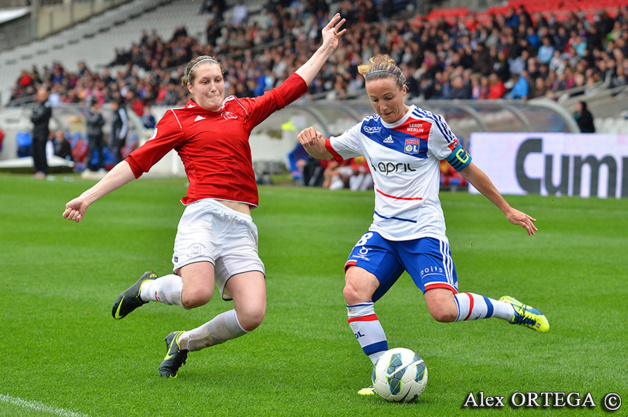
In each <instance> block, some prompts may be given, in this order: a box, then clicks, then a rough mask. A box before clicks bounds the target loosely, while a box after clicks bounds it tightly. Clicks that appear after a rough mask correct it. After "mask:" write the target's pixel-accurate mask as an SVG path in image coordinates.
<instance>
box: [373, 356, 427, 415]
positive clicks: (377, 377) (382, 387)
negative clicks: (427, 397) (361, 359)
mask: <svg viewBox="0 0 628 417" xmlns="http://www.w3.org/2000/svg"><path fill="white" fill-rule="evenodd" d="M371 380H372V381H373V388H374V389H375V392H377V393H378V394H379V395H380V396H381V397H383V398H384V399H385V400H388V401H394V402H405V403H409V402H411V401H414V400H416V399H417V398H419V395H421V393H422V392H423V390H424V389H425V386H426V385H427V367H426V366H425V362H424V361H423V359H421V357H420V356H419V355H418V354H417V353H414V352H413V351H411V350H410V349H405V348H395V349H390V350H388V351H386V353H384V354H383V355H382V356H381V357H380V358H379V359H378V360H377V362H375V365H373V374H372V375H371Z"/></svg>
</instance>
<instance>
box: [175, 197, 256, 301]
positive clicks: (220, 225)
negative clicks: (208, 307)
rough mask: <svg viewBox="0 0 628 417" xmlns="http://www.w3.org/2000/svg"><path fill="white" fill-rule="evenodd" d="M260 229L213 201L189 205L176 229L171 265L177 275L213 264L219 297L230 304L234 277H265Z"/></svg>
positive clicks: (250, 219) (201, 201)
mask: <svg viewBox="0 0 628 417" xmlns="http://www.w3.org/2000/svg"><path fill="white" fill-rule="evenodd" d="M257 246H258V237H257V226H255V223H253V219H252V218H251V216H249V215H247V214H244V213H240V212H239V211H236V210H233V209H231V208H229V207H227V206H225V205H224V204H222V203H219V202H218V201H216V200H214V199H210V198H206V199H203V200H199V201H195V202H194V203H192V204H189V205H188V206H187V207H186V208H185V211H184V212H183V216H181V220H180V221H179V227H178V228H177V237H176V238H175V241H174V254H173V256H172V263H173V264H174V272H175V273H178V272H179V270H180V269H181V268H182V267H184V266H186V265H189V264H192V263H195V262H211V263H212V264H213V265H214V272H215V273H214V278H215V281H216V285H217V286H218V290H219V291H220V295H221V296H222V298H223V299H224V300H231V299H232V298H231V295H230V294H229V293H228V291H225V285H226V284H227V281H228V280H229V278H231V277H232V276H234V275H237V274H241V273H244V272H250V271H260V272H261V273H262V274H265V270H264V263H263V262H262V260H261V259H260V257H259V254H258V250H257Z"/></svg>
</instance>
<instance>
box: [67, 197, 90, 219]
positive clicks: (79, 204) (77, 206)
mask: <svg viewBox="0 0 628 417" xmlns="http://www.w3.org/2000/svg"><path fill="white" fill-rule="evenodd" d="M87 207H89V204H88V203H87V202H86V201H85V200H84V199H83V198H81V197H77V198H75V199H74V200H72V201H70V202H68V203H67V204H66V205H65V211H64V212H63V217H64V218H65V219H68V220H74V221H75V222H77V223H78V222H80V221H81V220H82V219H83V217H84V216H85V211H86V210H87Z"/></svg>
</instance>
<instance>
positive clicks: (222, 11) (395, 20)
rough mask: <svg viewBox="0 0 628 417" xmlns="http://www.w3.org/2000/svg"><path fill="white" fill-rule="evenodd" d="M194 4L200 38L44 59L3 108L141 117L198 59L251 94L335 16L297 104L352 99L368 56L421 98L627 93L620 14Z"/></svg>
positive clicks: (625, 15)
mask: <svg viewBox="0 0 628 417" xmlns="http://www.w3.org/2000/svg"><path fill="white" fill-rule="evenodd" d="M548 1H552V0H548ZM401 3H403V2H401ZM201 4H202V5H201V7H200V9H199V13H201V14H207V23H206V27H205V31H204V39H197V38H195V37H193V36H190V35H189V34H188V31H187V28H186V27H185V26H180V27H178V28H177V29H176V30H175V31H174V33H173V34H172V36H171V37H170V39H162V38H161V37H160V36H159V35H157V32H156V30H152V31H144V32H143V34H142V36H141V38H140V39H139V40H138V41H136V42H133V43H131V45H130V46H129V48H127V49H124V48H120V49H117V50H116V54H115V56H112V57H111V61H110V63H109V64H108V65H106V66H105V67H102V68H92V67H90V65H89V63H87V62H80V63H78V65H77V68H67V67H66V66H65V65H64V64H63V63H62V62H51V63H50V65H47V66H43V67H42V68H38V67H37V66H33V67H32V68H31V69H24V70H22V72H21V74H20V75H19V76H18V77H17V80H16V84H15V86H14V88H13V93H12V97H11V100H10V103H9V106H19V105H21V104H23V103H29V102H31V101H33V100H34V98H35V93H36V91H37V88H38V87H39V86H41V85H44V86H46V87H47V89H48V90H49V92H50V96H49V101H50V103H51V104H52V105H53V106H55V105H59V104H62V103H82V104H85V105H87V104H92V103H96V104H97V105H99V106H102V105H103V104H105V103H118V104H119V103H122V104H123V105H125V106H126V108H127V109H128V110H129V111H133V112H135V113H136V114H137V115H138V116H140V117H141V116H145V117H150V112H149V111H146V110H147V109H148V108H149V106H153V105H157V106H170V107H173V106H180V105H183V104H185V102H186V101H187V99H188V93H187V91H186V89H185V88H183V87H182V86H181V85H180V80H181V77H182V75H183V73H182V71H183V68H184V66H185V64H186V63H187V62H189V61H190V60H191V59H192V58H193V57H195V56H199V55H212V56H216V57H218V58H219V59H221V60H222V64H223V67H224V68H226V73H225V85H226V95H232V94H233V95H236V96H238V97H254V96H259V95H262V94H263V93H264V92H265V91H267V90H269V89H270V88H273V87H275V86H277V85H279V84H280V83H281V82H283V80H284V79H285V78H286V77H287V76H288V75H289V74H291V73H292V72H294V71H295V70H296V69H297V68H298V67H299V66H301V65H302V64H303V63H304V60H305V58H304V57H307V56H309V55H311V53H313V51H314V48H316V46H317V45H318V44H319V43H320V33H321V29H322V27H323V26H324V25H325V24H326V23H327V21H329V18H330V16H331V14H333V13H335V12H340V13H341V14H342V16H343V17H345V18H346V19H347V22H348V23H347V29H348V30H347V33H346V36H345V37H344V39H343V42H342V45H341V47H340V48H339V50H338V51H337V52H336V54H335V55H334V56H333V57H332V58H331V59H330V61H329V62H328V64H327V65H326V66H325V67H324V68H323V70H322V71H321V72H320V73H319V74H318V76H317V78H316V79H315V80H314V82H313V83H312V85H311V87H310V89H309V91H308V94H307V96H306V100H314V99H318V98H323V99H337V100H343V99H349V98H354V97H357V96H359V95H360V94H362V92H363V87H364V81H363V78H362V76H361V75H359V74H358V71H357V66H358V65H359V64H361V63H363V62H366V61H367V59H368V57H370V56H374V55H376V54H378V53H387V54H389V55H391V56H392V57H393V58H394V59H395V61H396V62H397V63H398V64H399V66H400V68H401V69H402V70H403V71H404V73H405V77H406V84H407V86H408V93H409V95H410V96H411V97H420V98H423V99H426V100H430V99H478V100H479V99H487V100H491V99H521V100H527V99H532V98H536V97H548V98H550V99H555V100H556V99H558V97H560V95H561V94H563V93H564V92H565V91H567V90H571V91H574V90H573V89H576V90H577V92H578V94H583V95H586V94H587V93H589V92H590V91H593V90H594V89H595V88H596V86H598V85H600V84H601V83H604V85H606V86H608V87H611V88H612V87H621V86H625V85H627V84H628V80H627V79H626V72H627V71H628V6H622V7H617V8H615V9H613V10H608V11H607V10H599V11H598V12H596V13H595V14H589V15H588V18H587V16H585V14H584V13H579V12H578V11H572V12H570V15H569V16H567V17H566V18H564V19H559V20H557V19H555V18H553V17H550V14H543V13H541V12H538V11H536V12H534V13H529V12H528V11H527V10H526V7H525V6H524V5H519V6H516V7H515V6H513V7H508V8H507V12H506V13H494V14H489V15H488V18H484V19H479V18H476V15H473V14H471V15H468V16H460V17H456V18H453V19H451V18H445V17H438V18H431V19H428V18H425V16H407V14H404V13H403V12H404V9H405V8H404V7H403V6H404V4H401V6H402V7H401V8H400V9H395V8H394V7H393V5H396V6H397V7H398V6H399V4H400V2H398V1H397V2H392V1H383V0H380V1H376V0H355V1H341V2H330V1H327V0H275V1H269V2H268V3H267V4H266V5H265V7H264V9H263V10H262V11H261V12H259V14H258V15H257V16H255V18H253V16H252V13H250V12H249V10H248V9H247V6H246V2H243V1H238V2H237V5H236V6H234V8H233V10H232V13H231V14H230V15H229V16H231V17H230V18H228V19H226V18H225V16H227V14H226V10H227V4H226V2H225V1H224V0H208V1H204V2H202V3H201ZM478 16H479V15H478ZM484 16H486V14H484ZM578 87H579V88H578ZM145 113H146V114H145ZM150 123H152V124H153V125H154V120H152V121H151V122H150ZM332 168H333V169H332ZM349 171H353V172H357V173H360V171H359V170H358V169H357V168H355V167H344V168H343V169H336V167H329V169H327V175H326V177H325V179H326V180H327V181H328V182H330V183H331V182H333V181H332V180H335V181H336V182H335V183H336V184H339V183H338V178H340V179H342V180H343V182H344V184H345V185H346V184H348V179H347V178H348V176H347V175H346V173H348V172H349ZM362 171H364V170H362ZM332 172H333V175H332ZM339 172H340V173H341V174H338V173H339ZM362 173H363V172H362Z"/></svg>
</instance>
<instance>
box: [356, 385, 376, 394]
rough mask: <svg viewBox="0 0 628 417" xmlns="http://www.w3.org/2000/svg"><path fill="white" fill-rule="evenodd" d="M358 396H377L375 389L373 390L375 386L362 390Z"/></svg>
mask: <svg viewBox="0 0 628 417" xmlns="http://www.w3.org/2000/svg"><path fill="white" fill-rule="evenodd" d="M358 394H360V395H375V394H376V392H375V388H373V385H371V386H370V387H366V388H362V389H361V390H360V391H358Z"/></svg>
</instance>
